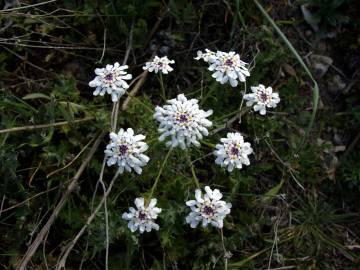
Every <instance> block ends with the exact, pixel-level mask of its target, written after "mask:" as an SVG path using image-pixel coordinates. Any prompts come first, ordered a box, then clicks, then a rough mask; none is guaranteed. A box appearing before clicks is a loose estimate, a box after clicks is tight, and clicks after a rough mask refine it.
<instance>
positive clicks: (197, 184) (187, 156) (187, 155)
mask: <svg viewBox="0 0 360 270" xmlns="http://www.w3.org/2000/svg"><path fill="white" fill-rule="evenodd" d="M186 159H187V161H188V162H189V165H190V168H191V174H192V176H193V179H194V182H195V185H196V187H197V188H200V183H199V179H198V178H197V177H196V173H195V168H194V165H193V164H192V162H191V159H190V155H189V152H188V151H186Z"/></svg>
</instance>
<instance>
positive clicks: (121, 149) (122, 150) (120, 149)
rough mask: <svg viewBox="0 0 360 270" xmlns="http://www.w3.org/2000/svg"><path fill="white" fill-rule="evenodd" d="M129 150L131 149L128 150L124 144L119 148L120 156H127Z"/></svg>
mask: <svg viewBox="0 0 360 270" xmlns="http://www.w3.org/2000/svg"><path fill="white" fill-rule="evenodd" d="M128 149H129V148H128V147H127V146H126V145H124V144H122V145H120V146H119V152H120V154H121V155H122V156H123V155H125V154H126V152H127V150H128Z"/></svg>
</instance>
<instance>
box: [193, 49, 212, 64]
mask: <svg viewBox="0 0 360 270" xmlns="http://www.w3.org/2000/svg"><path fill="white" fill-rule="evenodd" d="M194 59H195V60H200V59H203V60H204V61H205V62H210V63H213V62H214V61H215V59H216V53H215V52H213V51H210V50H209V49H205V53H203V52H202V51H197V57H194Z"/></svg>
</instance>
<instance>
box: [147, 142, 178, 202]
mask: <svg viewBox="0 0 360 270" xmlns="http://www.w3.org/2000/svg"><path fill="white" fill-rule="evenodd" d="M171 150H172V148H170V149H169V152H168V153H167V154H166V156H165V158H164V161H163V163H162V164H161V167H160V170H159V173H158V175H157V176H156V179H155V182H154V184H153V186H152V188H151V191H150V195H149V199H148V201H149V202H150V200H151V198H152V195H153V194H154V191H155V188H156V186H157V184H158V182H159V179H160V176H161V173H162V171H163V170H164V167H165V164H166V162H167V160H168V158H169V156H170V153H171Z"/></svg>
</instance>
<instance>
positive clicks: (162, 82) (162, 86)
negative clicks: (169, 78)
mask: <svg viewBox="0 0 360 270" xmlns="http://www.w3.org/2000/svg"><path fill="white" fill-rule="evenodd" d="M159 82H160V88H161V95H162V98H163V100H164V101H165V102H166V94H165V87H164V81H163V75H162V72H161V71H160V72H159Z"/></svg>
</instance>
